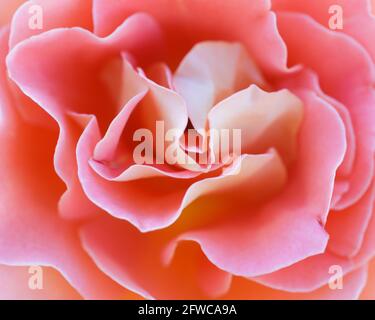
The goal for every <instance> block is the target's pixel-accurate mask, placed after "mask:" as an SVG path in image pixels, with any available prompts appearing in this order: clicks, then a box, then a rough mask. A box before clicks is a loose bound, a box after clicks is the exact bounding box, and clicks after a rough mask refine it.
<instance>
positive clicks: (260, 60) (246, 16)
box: [93, 0, 286, 74]
mask: <svg viewBox="0 0 375 320" xmlns="http://www.w3.org/2000/svg"><path fill="white" fill-rule="evenodd" d="M93 4H94V13H93V15H94V29H95V33H96V34H98V35H100V36H105V35H108V34H110V33H111V32H112V31H113V30H114V29H115V28H116V26H117V25H119V24H120V23H121V22H122V21H123V20H124V19H126V18H127V17H129V16H130V15H131V14H134V13H135V12H146V13H149V14H150V15H151V16H153V17H154V18H155V19H156V20H157V21H158V22H159V24H160V25H161V28H162V29H163V31H164V33H165V34H166V39H167V47H166V51H167V53H166V59H164V60H166V61H167V62H168V65H170V66H171V67H173V68H175V67H176V66H177V65H178V64H179V62H180V61H181V59H182V58H183V56H185V55H186V53H187V52H188V51H189V50H190V49H191V47H192V46H193V45H194V44H195V43H197V42H200V41H204V40H221V41H231V42H241V43H243V44H244V45H245V47H246V48H247V50H248V51H249V53H250V55H251V57H253V58H254V60H255V61H256V63H257V64H258V65H259V67H260V68H261V69H262V70H264V71H265V72H266V73H267V74H272V73H278V72H280V71H285V70H286V48H285V45H284V43H283V41H282V40H281V38H280V35H279V33H278V31H277V27H276V18H275V15H274V13H273V12H271V11H270V1H268V0H260V1H247V0H238V1H231V2H229V1H226V0H219V1H205V2H204V3H202V1H199V0H188V1H187V0H181V1H169V0H161V1H157V2H155V1H149V0H138V1H127V0H117V1H114V0H94V2H93ZM166 8H167V10H166ZM171 12H173V14H170V13H171ZM218 21H220V23H218ZM264 34H267V37H264ZM181 39H184V41H181Z"/></svg>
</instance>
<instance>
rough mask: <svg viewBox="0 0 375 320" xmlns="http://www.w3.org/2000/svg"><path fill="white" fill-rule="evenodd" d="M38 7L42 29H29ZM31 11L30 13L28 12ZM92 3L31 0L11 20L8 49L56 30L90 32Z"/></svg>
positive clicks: (76, 0)
mask: <svg viewBox="0 0 375 320" xmlns="http://www.w3.org/2000/svg"><path fill="white" fill-rule="evenodd" d="M35 6H38V7H39V8H41V10H42V23H43V25H42V28H41V29H39V28H31V27H30V21H31V19H32V18H33V17H34V16H35V14H36V11H35V10H32V9H33V8H35ZM30 10H31V11H30ZM91 12H92V1H91V0H64V1H63V2H61V3H58V2H56V1H49V0H32V1H27V2H25V3H24V4H23V5H22V6H20V7H19V8H18V10H17V11H16V13H15V14H14V16H13V19H12V25H11V34H10V42H9V43H10V47H11V48H13V47H14V46H15V45H16V44H17V43H19V42H21V41H23V40H25V39H27V38H30V37H31V36H35V35H37V34H40V33H42V32H45V31H48V30H52V29H56V28H63V27H64V28H68V27H69V28H72V27H82V28H85V29H87V30H92V28H93V26H92V15H91Z"/></svg>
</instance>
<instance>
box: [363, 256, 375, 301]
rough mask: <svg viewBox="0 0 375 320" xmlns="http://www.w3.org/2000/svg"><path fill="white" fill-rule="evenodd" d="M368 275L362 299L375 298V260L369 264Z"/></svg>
mask: <svg viewBox="0 0 375 320" xmlns="http://www.w3.org/2000/svg"><path fill="white" fill-rule="evenodd" d="M367 272H368V277H367V283H366V286H365V288H364V289H363V291H362V294H361V297H360V299H361V300H375V260H374V259H373V260H372V261H371V262H370V263H369V266H368V271H367Z"/></svg>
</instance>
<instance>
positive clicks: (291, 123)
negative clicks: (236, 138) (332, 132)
mask: <svg viewBox="0 0 375 320" xmlns="http://www.w3.org/2000/svg"><path fill="white" fill-rule="evenodd" d="M302 117H303V104H302V102H301V101H300V100H299V99H298V98H297V97H296V96H294V95H293V94H292V93H290V92H289V91H288V90H280V91H277V92H271V93H268V92H265V91H263V90H261V89H259V88H258V87H257V86H256V85H251V86H250V87H249V88H248V89H244V90H242V91H239V92H237V93H235V94H233V95H232V96H230V97H228V98H227V99H225V100H223V101H221V102H220V103H218V104H217V105H216V106H215V107H214V108H213V109H212V110H211V111H210V113H209V115H208V120H209V125H210V128H214V129H218V130H223V129H240V130H241V143H242V150H241V152H242V153H249V154H253V153H262V152H265V151H266V150H267V149H268V148H271V147H272V148H276V149H277V151H278V152H279V153H280V155H281V156H282V158H283V160H284V161H285V162H286V163H287V164H289V163H290V162H291V161H292V160H293V159H294V158H295V154H296V151H297V150H296V148H297V133H298V129H299V127H300V124H301V121H302Z"/></svg>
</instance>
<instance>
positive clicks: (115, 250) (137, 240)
mask: <svg viewBox="0 0 375 320" xmlns="http://www.w3.org/2000/svg"><path fill="white" fill-rule="evenodd" d="M167 237H168V234H166V233H160V232H157V233H147V234H142V233H140V232H139V231H138V230H136V229H135V228H134V227H132V226H131V225H130V224H129V223H127V222H125V221H116V220H113V219H111V218H105V219H99V220H96V221H93V222H90V223H88V224H85V225H83V226H82V228H81V239H82V242H83V245H84V247H85V249H86V250H87V252H88V253H89V254H90V256H91V257H92V258H93V260H94V261H95V262H96V263H97V265H99V266H100V268H101V269H102V271H103V272H104V273H106V274H108V275H109V276H110V277H111V278H112V279H114V280H115V281H117V282H118V283H120V284H121V285H123V286H124V287H126V288H128V289H130V290H132V291H134V292H137V293H139V294H141V295H142V296H145V297H147V298H158V299H207V298H210V297H211V298H212V297H217V295H219V294H222V293H223V292H226V291H227V289H228V287H229V285H230V280H231V276H230V275H229V274H227V273H226V272H223V271H221V270H219V269H217V268H216V267H215V266H214V265H212V264H211V263H210V262H209V261H208V260H207V259H206V257H205V256H204V255H203V254H202V252H201V251H200V250H199V248H198V247H197V246H192V245H191V244H190V245H185V246H183V247H181V248H180V250H179V251H178V252H177V254H176V256H175V257H174V259H173V261H172V262H171V264H170V265H168V266H167V265H165V264H164V263H163V256H162V253H163V250H162V249H163V246H164V245H165V239H166V238H167Z"/></svg>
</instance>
